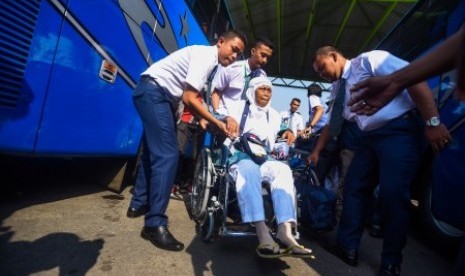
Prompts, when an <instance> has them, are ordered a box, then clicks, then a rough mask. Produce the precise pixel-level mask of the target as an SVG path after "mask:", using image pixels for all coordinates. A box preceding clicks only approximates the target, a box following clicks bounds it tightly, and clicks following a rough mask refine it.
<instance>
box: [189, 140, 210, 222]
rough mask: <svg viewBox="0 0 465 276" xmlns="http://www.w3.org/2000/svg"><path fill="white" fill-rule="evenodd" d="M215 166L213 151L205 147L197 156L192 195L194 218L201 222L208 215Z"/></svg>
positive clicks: (191, 204) (191, 207)
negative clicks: (212, 156)
mask: <svg viewBox="0 0 465 276" xmlns="http://www.w3.org/2000/svg"><path fill="white" fill-rule="evenodd" d="M213 174H214V167H213V164H212V159H211V153H210V150H209V149H208V148H203V149H202V150H201V152H200V154H199V156H198V158H197V162H196V164H195V170H194V178H193V181H192V195H191V196H190V209H191V210H190V211H191V214H192V216H193V218H194V220H195V221H196V222H198V223H200V222H201V221H202V220H204V217H205V215H207V206H208V201H209V197H210V188H211V187H212V185H213Z"/></svg>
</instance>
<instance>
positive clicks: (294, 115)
mask: <svg viewBox="0 0 465 276" xmlns="http://www.w3.org/2000/svg"><path fill="white" fill-rule="evenodd" d="M299 107H300V99H299V98H293V99H292V100H291V103H290V109H289V110H286V111H282V112H281V130H286V129H289V130H291V131H292V133H294V136H297V135H299V134H300V133H301V132H302V130H303V129H304V121H303V119H302V114H300V112H299V111H297V110H298V109H299Z"/></svg>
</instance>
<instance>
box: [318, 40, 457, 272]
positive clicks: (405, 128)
mask: <svg viewBox="0 0 465 276" xmlns="http://www.w3.org/2000/svg"><path fill="white" fill-rule="evenodd" d="M406 65H407V62H406V61H404V60H401V59H399V58H397V57H395V56H393V55H391V54H389V53H388V52H385V51H371V52H366V53H363V54H361V55H359V56H358V57H356V58H354V59H351V60H348V59H346V58H345V57H344V56H343V55H342V53H341V52H340V51H338V50H337V49H336V48H334V47H332V46H326V47H322V48H320V49H318V50H317V52H316V54H315V58H314V61H313V68H314V70H315V71H316V72H317V73H318V74H319V75H320V77H321V78H323V79H325V80H327V81H331V82H333V86H332V95H331V99H334V101H333V104H332V107H331V113H330V118H329V124H328V125H326V126H325V127H324V129H323V132H322V135H321V137H320V139H319V141H318V143H317V146H316V148H315V151H318V150H320V149H321V148H322V147H323V146H324V144H325V143H326V142H327V141H328V140H329V139H338V137H342V138H343V139H342V140H343V141H342V142H343V143H347V142H351V141H350V138H351V137H353V136H352V135H351V133H356V134H360V137H359V138H358V141H357V143H358V144H359V146H358V147H357V149H356V150H355V153H354V157H353V159H352V161H351V162H352V163H351V165H350V167H349V168H348V171H347V175H346V179H345V181H344V207H343V210H342V218H341V221H340V224H339V229H338V233H337V243H336V246H335V247H334V248H333V251H332V252H333V253H335V254H336V255H337V256H338V257H340V258H341V259H342V260H343V261H344V262H346V263H347V264H349V265H352V266H356V265H357V262H358V257H357V255H358V254H357V251H358V247H359V244H360V239H361V237H362V234H363V228H364V223H365V218H364V215H365V211H366V208H367V202H369V199H370V198H371V196H372V189H373V188H374V186H375V185H376V183H379V187H380V190H379V206H380V211H381V214H380V215H381V219H382V222H381V223H382V227H383V229H384V233H383V239H384V243H383V250H382V254H381V267H380V270H379V275H400V265H401V262H402V249H403V247H404V246H405V243H406V237H407V225H408V219H409V216H408V215H409V206H410V198H409V187H410V184H411V182H412V181H413V178H414V176H415V171H416V168H417V166H418V164H419V159H420V156H421V153H422V151H423V149H424V143H423V141H424V136H423V132H424V133H425V134H426V137H427V138H428V140H429V141H430V143H431V144H434V145H435V146H436V145H437V144H438V143H442V141H444V140H445V139H450V134H449V132H448V131H447V129H446V128H445V126H444V125H442V124H439V125H437V126H427V127H425V124H424V122H423V121H422V119H421V117H423V119H424V120H429V119H430V118H432V117H435V116H437V114H438V111H437V109H436V106H435V104H434V99H433V94H432V93H430V92H429V91H428V90H429V88H428V86H427V84H426V83H424V82H422V83H419V84H416V85H412V86H410V87H408V89H406V90H404V91H403V92H402V93H400V94H399V95H398V96H397V97H395V98H394V99H393V100H392V101H391V102H390V103H389V104H388V105H387V106H386V107H384V108H382V109H381V110H379V111H378V112H377V113H376V114H375V115H373V116H370V117H367V116H359V115H357V114H355V113H353V112H351V111H350V108H349V107H348V106H347V101H348V99H349V98H350V88H351V87H352V85H354V84H355V83H357V82H359V81H361V80H363V79H365V78H368V77H370V76H381V75H387V74H389V73H392V72H393V71H395V70H396V69H400V68H402V67H404V66H406ZM417 108H418V111H419V113H420V115H421V117H420V115H419V114H418V111H417ZM341 132H342V133H343V134H342V135H341ZM346 132H347V133H346ZM346 139H348V140H346ZM352 142H353V141H352ZM309 160H311V161H313V162H317V161H318V155H316V154H312V155H311V156H310V157H309Z"/></svg>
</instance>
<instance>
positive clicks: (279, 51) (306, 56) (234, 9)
mask: <svg viewBox="0 0 465 276" xmlns="http://www.w3.org/2000/svg"><path fill="white" fill-rule="evenodd" d="M224 2H225V4H226V5H227V9H228V10H229V15H230V18H231V21H232V24H233V27H234V28H236V29H239V30H241V31H244V32H245V33H246V34H247V36H248V38H249V41H254V40H255V39H256V38H258V37H261V36H264V37H267V38H269V39H270V40H272V41H273V42H274V43H275V46H276V47H275V51H274V53H273V57H272V59H271V61H270V63H269V64H268V66H267V68H266V71H267V73H268V75H270V76H274V77H280V78H289V79H297V80H311V81H313V80H316V81H320V79H319V78H318V76H316V74H315V72H314V71H313V69H312V64H311V62H312V59H313V54H314V52H315V51H316V50H317V49H318V48H319V47H321V46H325V45H332V46H336V47H337V48H338V49H340V50H341V52H342V53H343V54H344V55H345V56H346V57H348V58H352V57H355V56H357V55H358V54H359V53H361V52H364V51H367V50H371V49H374V48H376V47H377V45H378V44H379V43H380V42H381V41H382V40H383V39H384V38H385V37H386V36H387V35H388V34H389V33H390V32H391V30H392V29H393V28H394V27H396V26H397V24H398V23H399V22H400V21H401V20H402V19H403V18H404V17H405V16H406V14H408V12H409V11H410V10H411V9H412V8H413V7H414V6H415V5H416V4H417V2H419V1H418V0H397V1H395V0H224ZM285 82H289V81H285ZM293 83H294V84H296V85H298V86H299V85H301V83H302V82H301V81H300V82H299V81H297V82H293ZM302 85H304V84H302Z"/></svg>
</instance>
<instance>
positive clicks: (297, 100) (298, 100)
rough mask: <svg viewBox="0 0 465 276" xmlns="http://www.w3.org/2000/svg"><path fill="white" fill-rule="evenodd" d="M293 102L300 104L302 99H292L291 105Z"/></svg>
mask: <svg viewBox="0 0 465 276" xmlns="http://www.w3.org/2000/svg"><path fill="white" fill-rule="evenodd" d="M293 101H296V102H298V103H300V99H299V98H292V101H291V103H292V102H293Z"/></svg>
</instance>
